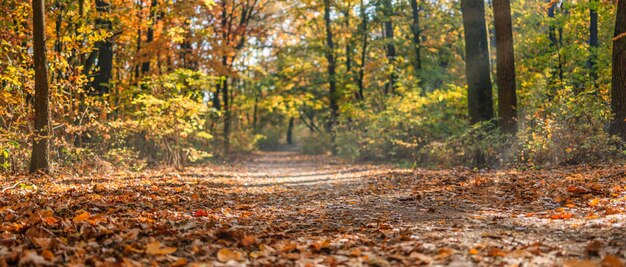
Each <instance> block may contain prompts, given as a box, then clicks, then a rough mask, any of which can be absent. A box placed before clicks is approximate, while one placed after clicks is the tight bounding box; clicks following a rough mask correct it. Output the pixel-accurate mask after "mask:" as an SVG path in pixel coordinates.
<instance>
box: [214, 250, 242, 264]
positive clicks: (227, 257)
mask: <svg viewBox="0 0 626 267" xmlns="http://www.w3.org/2000/svg"><path fill="white" fill-rule="evenodd" d="M217 260H218V261H220V262H228V261H231V260H234V261H242V260H243V255H242V254H241V252H238V251H233V250H230V249H227V248H221V249H220V250H219V251H217Z"/></svg>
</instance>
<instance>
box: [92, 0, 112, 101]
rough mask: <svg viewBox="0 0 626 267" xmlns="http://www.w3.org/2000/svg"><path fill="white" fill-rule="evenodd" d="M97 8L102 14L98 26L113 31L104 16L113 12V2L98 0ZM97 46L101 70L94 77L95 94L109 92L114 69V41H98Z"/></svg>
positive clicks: (98, 19) (97, 22) (109, 22)
mask: <svg viewBox="0 0 626 267" xmlns="http://www.w3.org/2000/svg"><path fill="white" fill-rule="evenodd" d="M96 10H97V12H98V13H99V15H100V17H98V18H97V19H96V26H97V27H98V28H101V29H105V30H107V31H111V29H112V24H111V21H110V20H109V19H105V18H103V17H105V16H106V13H110V12H111V4H110V3H108V2H106V1H104V0H96ZM96 47H97V48H98V67H99V70H100V71H99V72H98V74H97V75H96V77H94V79H93V88H94V89H95V92H94V93H95V94H97V95H103V94H106V93H108V92H109V83H110V81H111V73H112V71H113V42H112V41H111V40H110V39H107V40H103V41H99V42H97V43H96Z"/></svg>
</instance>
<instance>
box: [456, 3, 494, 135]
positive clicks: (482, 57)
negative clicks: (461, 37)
mask: <svg viewBox="0 0 626 267" xmlns="http://www.w3.org/2000/svg"><path fill="white" fill-rule="evenodd" d="M461 11H462V12H463V27H464V29H465V54H466V56H467V59H466V62H465V65H466V67H465V68H466V75H467V102H468V103H467V105H468V109H469V116H470V122H471V123H472V124H474V123H478V122H481V121H488V120H491V119H493V99H492V93H491V77H490V71H491V67H490V64H489V43H488V41H487V26H486V24H485V2H484V1H483V0H461Z"/></svg>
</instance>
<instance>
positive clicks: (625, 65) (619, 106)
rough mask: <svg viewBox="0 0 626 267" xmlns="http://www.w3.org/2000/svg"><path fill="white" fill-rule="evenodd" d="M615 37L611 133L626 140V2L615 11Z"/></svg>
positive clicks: (623, 1)
mask: <svg viewBox="0 0 626 267" xmlns="http://www.w3.org/2000/svg"><path fill="white" fill-rule="evenodd" d="M615 13H616V19H615V35H614V36H615V37H614V38H613V79H612V88H611V111H612V112H613V115H614V117H613V121H612V123H611V127H610V133H611V134H614V135H618V136H619V137H621V138H622V139H623V140H626V1H625V0H619V1H618V2H617V9H616V10H615Z"/></svg>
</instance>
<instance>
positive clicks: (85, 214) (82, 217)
mask: <svg viewBox="0 0 626 267" xmlns="http://www.w3.org/2000/svg"><path fill="white" fill-rule="evenodd" d="M89 217H91V214H89V212H86V211H83V212H82V213H80V214H78V215H76V216H74V218H73V219H72V221H73V222H74V223H79V222H82V221H86V220H87V219H89Z"/></svg>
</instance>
